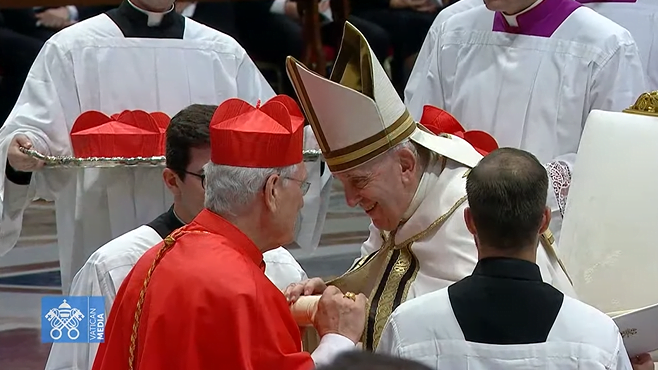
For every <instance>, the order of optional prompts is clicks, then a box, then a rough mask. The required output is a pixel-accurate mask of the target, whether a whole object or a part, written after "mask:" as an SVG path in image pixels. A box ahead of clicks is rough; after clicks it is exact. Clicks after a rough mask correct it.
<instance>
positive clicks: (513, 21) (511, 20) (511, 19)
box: [501, 0, 544, 27]
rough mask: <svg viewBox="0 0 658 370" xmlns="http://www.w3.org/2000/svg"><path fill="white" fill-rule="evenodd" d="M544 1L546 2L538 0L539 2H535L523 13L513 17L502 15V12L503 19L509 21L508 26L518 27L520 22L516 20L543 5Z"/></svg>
mask: <svg viewBox="0 0 658 370" xmlns="http://www.w3.org/2000/svg"><path fill="white" fill-rule="evenodd" d="M542 1H544V0H537V1H535V3H534V4H532V5H530V6H529V7H527V8H526V9H525V10H522V11H520V12H518V13H516V14H513V15H507V14H505V13H502V12H501V14H502V15H503V17H505V20H506V21H507V24H509V25H510V26H512V27H518V26H519V22H518V21H517V20H516V17H518V16H520V15H521V14H525V13H527V12H529V11H531V10H532V9H534V8H535V7H536V6H537V5H539V4H541V2H542Z"/></svg>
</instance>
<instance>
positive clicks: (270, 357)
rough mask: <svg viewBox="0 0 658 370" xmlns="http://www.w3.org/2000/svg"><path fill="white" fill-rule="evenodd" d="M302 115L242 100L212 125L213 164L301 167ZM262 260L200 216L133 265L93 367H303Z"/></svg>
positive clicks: (285, 104)
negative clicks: (255, 105) (297, 165)
mask: <svg viewBox="0 0 658 370" xmlns="http://www.w3.org/2000/svg"><path fill="white" fill-rule="evenodd" d="M302 126H303V117H302V115H301V112H300V110H299V108H298V107H297V105H296V103H295V102H294V101H293V100H292V99H291V98H289V97H287V96H277V97H275V98H273V99H271V100H270V101H268V102H267V103H266V104H264V105H263V106H262V107H256V108H254V107H252V106H250V105H249V104H248V103H246V102H243V101H241V100H238V99H231V100H228V101H226V102H224V103H223V104H222V105H220V106H219V107H218V109H217V111H216V112H215V115H214V116H213V120H212V122H211V127H210V130H211V146H212V156H211V160H212V162H213V163H215V164H222V165H231V166H241V167H260V168H272V167H286V166H290V165H293V164H296V163H301V162H302V145H303V130H302V128H303V127H302ZM264 271H265V264H264V262H263V254H262V253H261V251H260V250H258V248H257V247H256V245H254V243H253V242H252V241H251V240H250V239H249V238H248V237H247V236H246V235H245V234H243V233H242V232H241V231H240V230H238V229H237V228H236V227H235V226H233V225H232V224H230V223H229V222H228V221H226V220H225V219H223V218H222V217H221V216H219V215H217V214H214V213H212V212H210V211H209V210H204V211H202V212H201V213H200V214H199V215H198V216H197V217H196V218H195V219H194V221H192V222H191V223H190V224H188V225H186V226H184V227H182V228H181V229H178V230H176V231H174V232H173V233H172V234H171V235H169V236H168V237H167V238H165V240H164V241H163V242H162V243H160V244H158V245H157V246H155V247H154V248H151V249H150V250H149V251H148V252H146V253H145V254H144V256H143V257H142V258H141V259H140V260H139V261H138V262H137V264H136V265H135V267H134V268H133V270H132V271H131V272H130V274H129V275H128V276H127V277H126V279H125V280H124V282H123V284H122V285H121V288H120V289H119V292H118V294H117V297H116V300H115V302H114V305H113V306H112V310H111V312H110V315H109V320H108V323H107V327H106V332H105V342H104V343H102V344H101V345H100V348H99V350H98V353H97V355H96V359H95V361H94V366H93V368H92V369H93V370H124V369H131V370H132V369H136V370H168V369H176V370H179V369H180V370H210V369H226V370H277V369H281V370H307V369H312V368H313V367H314V363H313V360H312V358H311V355H310V354H309V353H307V352H302V348H301V336H300V332H299V328H298V326H297V324H296V323H295V321H294V319H293V317H292V314H291V313H290V309H289V306H288V303H287V302H286V299H285V298H284V296H283V294H282V293H281V292H280V291H279V290H278V289H277V288H276V287H275V286H274V285H273V284H272V283H271V282H270V280H269V279H268V278H267V277H266V276H265V274H264Z"/></svg>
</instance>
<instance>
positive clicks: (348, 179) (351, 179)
mask: <svg viewBox="0 0 658 370" xmlns="http://www.w3.org/2000/svg"><path fill="white" fill-rule="evenodd" d="M415 165H416V162H415V159H414V157H413V155H412V154H411V152H410V151H408V150H406V149H403V150H400V151H399V152H398V153H394V154H392V155H387V156H386V157H385V158H383V159H382V160H381V161H379V162H377V163H376V164H374V165H372V166H367V167H366V168H359V167H357V168H355V169H353V170H349V171H346V172H343V173H340V174H336V178H338V179H339V180H340V182H341V183H342V184H343V187H344V188H345V200H346V201H347V204H348V205H349V206H350V207H356V206H360V207H361V208H363V210H364V211H366V213H367V214H368V216H370V219H372V223H373V224H374V225H375V226H376V227H377V228H378V229H380V230H387V231H391V230H393V229H395V228H396V227H397V226H398V224H399V223H400V221H401V219H402V215H403V214H404V212H405V211H406V210H407V208H408V207H409V203H411V198H413V194H414V192H415V189H416V186H417V182H416V183H415V184H414V180H413V176H414V173H413V169H414V168H415Z"/></svg>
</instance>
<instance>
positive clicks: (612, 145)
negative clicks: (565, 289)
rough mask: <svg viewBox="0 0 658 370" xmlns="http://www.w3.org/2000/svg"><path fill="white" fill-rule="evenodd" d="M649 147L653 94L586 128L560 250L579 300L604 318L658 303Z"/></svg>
mask: <svg viewBox="0 0 658 370" xmlns="http://www.w3.org/2000/svg"><path fill="white" fill-rule="evenodd" d="M656 143H658V92H653V93H647V94H643V95H642V96H641V97H640V99H638V101H637V103H636V104H635V105H633V106H632V107H631V108H629V109H627V110H625V111H624V112H623V113H622V112H604V111H599V110H595V111H592V112H591V113H590V115H589V117H588V118H587V122H586V124H585V130H584V132H583V136H582V138H581V141H580V147H579V149H578V157H577V160H576V164H575V167H574V171H573V178H572V183H571V187H570V189H569V196H568V203H567V209H566V213H565V216H564V222H563V224H562V236H561V238H560V246H559V247H560V254H561V256H562V257H563V262H564V263H565V265H566V267H567V269H568V270H569V272H570V274H571V278H572V280H573V283H574V287H575V289H576V292H577V294H578V297H579V298H580V299H581V300H583V301H584V302H586V303H588V304H591V305H593V306H595V307H596V308H598V309H600V310H601V311H603V312H607V313H610V312H615V311H625V310H631V309H637V308H641V307H644V306H647V305H650V304H654V303H658V289H656V286H658V267H657V265H656V264H657V263H658V262H657V261H658V247H657V245H656V236H655V234H654V232H655V230H654V229H655V228H656V227H657V225H658V208H657V207H656V205H657V204H658V160H656V159H657V158H658V145H657V144H656Z"/></svg>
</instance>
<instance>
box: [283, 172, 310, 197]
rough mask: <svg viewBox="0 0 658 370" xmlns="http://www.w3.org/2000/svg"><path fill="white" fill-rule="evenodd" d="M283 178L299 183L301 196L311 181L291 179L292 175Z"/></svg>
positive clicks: (306, 190)
mask: <svg viewBox="0 0 658 370" xmlns="http://www.w3.org/2000/svg"><path fill="white" fill-rule="evenodd" d="M284 179H288V180H292V181H295V182H298V183H299V184H300V186H299V188H300V189H302V196H303V195H306V193H308V189H309V188H310V187H311V183H310V182H308V181H302V180H297V179H293V178H292V177H284Z"/></svg>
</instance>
